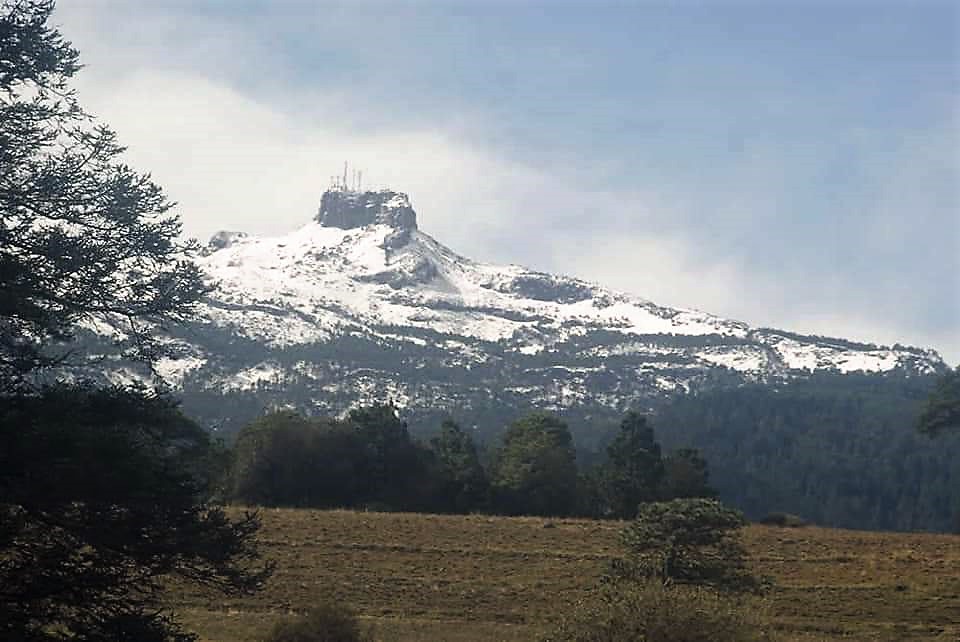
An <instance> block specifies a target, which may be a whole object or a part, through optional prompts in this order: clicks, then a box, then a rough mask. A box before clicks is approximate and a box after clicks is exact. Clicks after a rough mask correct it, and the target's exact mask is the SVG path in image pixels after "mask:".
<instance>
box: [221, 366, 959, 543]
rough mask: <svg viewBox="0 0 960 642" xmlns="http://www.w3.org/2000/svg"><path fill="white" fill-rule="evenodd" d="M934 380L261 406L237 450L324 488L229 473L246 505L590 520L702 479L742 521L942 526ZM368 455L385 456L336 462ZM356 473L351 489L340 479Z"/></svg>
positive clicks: (700, 488) (686, 490)
mask: <svg viewBox="0 0 960 642" xmlns="http://www.w3.org/2000/svg"><path fill="white" fill-rule="evenodd" d="M936 380H937V379H936V378H935V377H916V376H915V377H906V376H897V375H885V376H878V375H861V374H847V375H840V374H818V375H811V376H809V377H807V378H805V379H798V380H793V381H791V382H789V383H786V382H784V383H780V384H765V385H760V384H755V385H747V386H738V387H729V388H714V389H710V390H701V391H698V392H695V393H691V394H687V395H682V396H677V397H675V398H673V399H671V400H669V401H666V402H664V403H662V404H660V405H659V406H657V407H655V408H651V409H645V411H644V412H642V413H641V412H631V413H628V414H627V416H626V417H621V418H618V417H614V416H611V415H610V414H607V415H596V414H594V415H588V414H587V413H583V412H577V410H576V409H574V410H573V411H571V412H563V413H560V414H559V415H556V414H551V413H544V412H539V411H531V410H529V409H524V410H513V412H512V413H511V410H510V409H509V408H488V409H484V412H481V413H467V412H465V413H463V415H462V416H460V417H457V418H456V419H457V420H456V421H454V419H453V418H451V417H447V418H446V419H442V417H443V413H429V412H422V411H420V412H418V411H416V410H413V409H411V410H409V411H408V410H402V411H399V415H400V416H402V417H403V420H401V419H400V417H398V416H397V415H395V414H394V409H392V408H390V407H387V406H375V407H373V408H366V409H361V410H358V411H354V412H353V413H351V414H350V416H349V417H347V418H345V419H342V420H336V419H332V418H310V419H308V418H306V417H301V416H299V415H296V414H295V413H289V412H288V413H279V414H270V415H267V416H265V417H263V418H261V419H259V420H257V421H255V422H253V423H252V424H250V425H249V426H247V427H246V428H244V429H243V430H242V431H241V433H240V435H239V437H238V438H237V439H236V453H237V457H239V458H240V459H238V461H241V460H242V457H243V456H244V455H243V453H247V455H246V456H249V453H250V452H252V446H251V443H252V442H251V440H254V439H259V440H260V441H259V442H257V443H259V444H260V446H258V448H260V450H258V451H257V452H259V453H260V454H261V455H262V454H263V453H264V452H266V451H265V450H264V448H266V446H265V445H264V444H268V445H269V447H270V448H272V449H274V450H272V451H270V452H272V453H273V454H271V455H270V461H273V462H274V465H275V466H277V469H278V472H277V473H276V474H277V475H280V476H287V478H288V479H289V478H290V476H296V475H297V474H298V473H296V472H295V471H298V470H299V471H302V472H301V473H299V474H302V475H303V476H304V477H303V478H304V479H309V480H310V481H309V484H316V485H317V487H321V486H324V485H325V486H326V487H328V488H331V489H335V491H336V492H334V493H333V494H330V493H326V491H310V492H309V493H308V494H306V495H303V496H297V495H296V493H293V494H290V493H287V494H272V495H271V494H270V493H267V492H266V490H265V489H266V484H267V482H266V481H264V480H265V479H268V478H269V476H261V477H258V478H257V479H259V481H256V483H254V482H253V481H251V478H250V477H249V476H248V477H247V478H244V479H241V480H238V479H234V480H233V482H232V483H233V484H234V492H239V494H238V495H236V497H237V498H239V499H243V500H245V501H249V502H250V503H266V504H278V505H313V506H373V507H379V508H385V509H397V510H431V511H440V512H451V511H453V512H470V511H489V512H498V513H504V514H549V515H583V516H592V517H618V516H624V515H629V514H630V511H631V509H632V508H635V507H636V505H637V504H638V503H639V502H644V501H655V500H663V499H671V498H674V497H687V496H705V495H710V494H711V492H714V491H715V492H716V493H717V494H718V495H719V497H720V498H721V499H722V500H723V501H725V502H727V503H729V504H731V505H733V506H736V507H737V508H739V509H741V510H743V511H744V512H745V513H746V515H747V516H748V517H750V518H752V519H760V518H762V517H764V516H765V515H768V514H770V513H776V512H785V513H790V514H795V515H799V516H801V517H802V518H803V519H805V520H806V521H808V522H812V523H816V524H820V525H825V526H837V527H844V528H856V529H876V530H907V531H909V530H931V531H953V530H956V528H957V526H958V523H957V519H958V515H960V483H958V481H960V463H958V462H957V460H956V457H955V456H954V454H955V453H956V452H957V447H958V445H960V435H957V434H952V433H948V434H944V435H940V436H938V437H937V438H935V439H934V438H931V437H929V436H927V435H925V434H922V433H921V432H919V431H918V430H917V418H918V416H919V415H920V414H921V411H922V409H923V407H924V404H925V403H926V401H927V399H928V397H929V396H930V393H931V390H932V389H933V386H934V382H935V381H936ZM248 403H250V404H251V405H255V402H254V400H253V399H250V400H249V402H248ZM231 406H232V407H234V408H235V407H237V406H236V405H235V404H233V403H231ZM377 413H379V414H377ZM358 421H359V422H360V423H361V424H363V425H366V426H367V427H366V428H365V429H362V430H361V429H359V428H357V427H356V426H355V424H357V422H358ZM374 423H378V424H379V425H380V428H379V429H376V430H375V429H372V428H371V426H372V425H373V424H374ZM634 424H636V426H634V427H631V426H633V425H634ZM293 425H296V426H298V428H297V429H296V430H294V429H293V428H292V426H293ZM281 428H283V429H282V430H281ZM631 431H632V432H631ZM267 435H272V436H271V437H269V439H268V437H267ZM284 440H287V441H286V442H285V443H284ZM384 440H386V441H384ZM386 442H390V443H391V444H392V445H388V444H387V443H386ZM307 444H313V445H312V446H308V445H307ZM311 448H313V449H314V451H311ZM371 451H372V452H377V453H393V454H394V455H395V456H396V460H395V461H391V462H390V463H389V464H387V463H380V464H376V465H373V464H369V463H368V464H363V465H357V466H350V465H348V463H347V462H350V461H353V460H354V459H356V457H357V456H358V455H357V454H356V453H360V454H361V455H360V456H362V454H363V453H365V452H367V453H368V452H371ZM310 452H314V454H312V455H310V454H308V453H310ZM284 453H287V454H284ZM286 457H296V458H298V459H297V460H296V463H294V462H293V461H286V459H285V458H286ZM538 457H539V458H538ZM304 458H306V459H304ZM311 458H312V459H311ZM251 461H252V460H251ZM244 465H246V466H253V465H256V466H261V467H262V466H264V465H266V464H265V463H264V461H261V460H258V461H256V462H254V463H253V464H251V463H249V462H248V463H247V464H244ZM364 466H366V467H367V468H364ZM370 466H373V467H372V468H370ZM345 467H346V468H345ZM368 469H369V470H368ZM628 469H629V470H628ZM248 470H250V469H249V468H248ZM280 470H282V471H283V472H282V474H281V473H280V472H279V471H280ZM336 471H340V472H336ZM389 471H393V472H392V473H390V472H389ZM261 472H262V471H261ZM371 474H380V475H384V476H386V477H385V479H386V478H387V477H389V476H390V475H393V477H391V479H393V481H392V482H384V483H383V488H384V489H389V491H390V493H392V494H389V493H388V494H378V492H377V491H375V490H373V486H371V484H373V485H374V486H375V482H374V481H373V480H372V479H370V478H369V476H370V475H371ZM618 475H620V477H621V479H620V480H619V481H618V479H617V476H618ZM623 478H626V481H625V480H624V479H623ZM358 479H360V480H363V482H362V483H364V484H367V486H366V487H365V488H364V489H362V490H359V489H357V490H350V489H352V488H354V484H355V483H356V482H355V480H358ZM244 483H246V484H248V486H249V488H247V489H246V490H244V487H243V484H244ZM290 483H293V482H290ZM296 483H301V482H296ZM237 484H240V485H239V486H237ZM630 484H633V487H632V490H629V492H628V491H626V490H624V488H626V487H629V486H630ZM405 488H406V490H404V489H405ZM711 489H713V490H711ZM618 492H619V493H620V494H619V495H618ZM310 493H313V494H310ZM325 493H326V494H325ZM338 493H339V494H338ZM343 493H346V494H343ZM624 493H626V495H624ZM308 495H309V497H308Z"/></svg>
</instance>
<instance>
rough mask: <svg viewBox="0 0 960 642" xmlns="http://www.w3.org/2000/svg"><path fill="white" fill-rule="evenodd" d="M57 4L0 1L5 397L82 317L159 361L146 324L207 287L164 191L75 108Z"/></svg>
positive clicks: (49, 359)
mask: <svg viewBox="0 0 960 642" xmlns="http://www.w3.org/2000/svg"><path fill="white" fill-rule="evenodd" d="M52 10H53V2H52V0H5V1H4V2H3V3H2V5H0V392H4V391H7V392H9V391H12V390H16V389H19V388H21V387H23V386H24V385H29V384H30V382H31V378H32V376H34V375H36V373H37V371H38V370H39V369H41V368H43V367H44V366H48V365H51V364H54V363H58V362H61V361H63V360H64V359H66V358H67V357H68V356H69V350H67V349H66V348H63V347H60V348H59V349H57V348H55V346H54V344H53V342H54V341H64V340H67V339H69V338H70V337H71V336H72V335H73V334H74V331H75V328H76V324H77V323H78V322H79V321H84V320H86V321H93V320H94V318H95V317H94V315H96V320H97V321H98V322H101V323H102V322H108V323H111V324H112V325H113V326H114V327H116V328H117V329H118V331H121V332H122V333H123V334H124V335H125V336H126V337H127V341H126V347H127V349H128V351H127V354H128V355H129V356H138V357H147V358H149V357H151V356H156V350H157V346H156V345H155V344H153V342H151V341H150V338H149V332H148V329H149V327H150V324H151V323H155V322H159V321H161V320H163V319H166V320H170V319H174V318H180V317H181V316H182V315H183V314H184V313H186V312H188V310H189V307H190V305H191V304H192V303H193V302H195V301H196V300H197V299H198V298H199V297H200V296H201V295H203V294H204V293H205V292H206V291H207V290H206V288H205V286H204V285H203V283H202V280H201V277H200V274H199V271H198V269H197V267H196V266H195V265H194V264H193V263H192V262H190V261H189V260H188V258H187V257H186V255H185V252H187V251H188V250H190V249H191V247H192V246H191V245H189V244H184V243H181V242H180V241H179V240H178V238H177V237H178V235H179V233H180V221H179V219H178V218H177V217H176V216H175V215H173V214H172V213H171V208H172V207H173V203H171V202H170V201H169V200H168V199H167V198H166V196H165V195H164V194H163V191H162V190H161V188H160V187H159V186H157V185H156V184H155V183H153V182H152V181H151V180H150V177H149V175H147V174H142V173H139V172H137V171H136V170H134V169H132V168H130V167H129V166H127V165H125V164H124V163H123V162H122V160H121V159H120V156H121V154H122V153H123V147H121V146H120V144H119V143H118V141H117V137H116V134H115V133H114V132H113V131H111V130H110V129H109V128H108V127H106V126H105V125H103V124H100V123H97V122H96V121H95V120H94V119H93V117H91V116H90V115H88V114H87V113H86V112H84V111H83V109H82V108H81V107H80V105H79V103H78V102H77V100H76V96H75V94H74V91H73V89H72V88H71V87H70V84H69V83H70V79H71V77H72V76H73V75H74V74H75V73H76V72H77V71H78V70H79V69H80V63H79V54H78V52H77V51H76V49H74V48H73V47H72V46H71V44H70V43H69V42H67V41H66V40H65V39H64V38H63V36H62V35H61V34H60V33H59V32H58V31H57V30H56V29H55V28H53V27H51V26H50V25H49V24H48V22H49V18H50V13H51V12H52Z"/></svg>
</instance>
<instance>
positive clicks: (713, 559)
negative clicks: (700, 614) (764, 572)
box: [610, 499, 760, 592]
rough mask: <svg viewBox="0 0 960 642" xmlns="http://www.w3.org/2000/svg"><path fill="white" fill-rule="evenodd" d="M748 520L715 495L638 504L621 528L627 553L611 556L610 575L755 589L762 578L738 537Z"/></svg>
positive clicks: (725, 588)
mask: <svg viewBox="0 0 960 642" xmlns="http://www.w3.org/2000/svg"><path fill="white" fill-rule="evenodd" d="M746 524H747V521H746V519H744V517H743V515H742V514H741V513H740V512H739V511H736V510H734V509H732V508H727V507H726V506H724V505H723V504H721V503H720V502H718V501H716V500H714V499H675V500H673V501H669V502H657V503H650V504H642V505H641V506H640V508H639V511H638V512H637V518H636V519H635V520H634V521H633V522H632V523H631V524H630V525H629V526H627V527H626V528H625V529H624V531H623V534H622V540H623V544H624V547H625V548H626V556H625V557H624V558H623V559H620V560H616V561H614V563H613V564H612V567H611V574H610V575H611V578H612V579H614V580H635V581H640V582H644V581H648V580H650V581H657V582H660V583H662V584H665V585H668V584H687V585H694V586H700V587H708V588H713V589H715V590H719V591H725V592H752V591H756V590H757V589H759V587H760V581H759V580H758V579H757V578H756V577H754V576H753V575H752V574H751V573H750V571H749V569H748V567H747V552H746V549H745V548H744V546H743V543H742V542H741V541H740V537H739V531H740V529H741V528H742V527H743V526H746Z"/></svg>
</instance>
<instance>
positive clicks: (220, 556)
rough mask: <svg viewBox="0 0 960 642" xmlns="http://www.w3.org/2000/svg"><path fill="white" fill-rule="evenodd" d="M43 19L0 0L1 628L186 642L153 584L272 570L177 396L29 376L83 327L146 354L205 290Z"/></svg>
mask: <svg viewBox="0 0 960 642" xmlns="http://www.w3.org/2000/svg"><path fill="white" fill-rule="evenodd" d="M52 11H53V2H52V1H51V0H5V1H4V2H3V3H2V4H0V639H3V640H17V641H18V642H39V641H46V640H51V641H52V640H64V639H70V640H77V641H85V642H95V641H96V642H108V641H116V640H137V641H138V642H161V641H178V642H179V641H185V640H192V639H195V636H192V635H190V634H189V633H185V632H183V631H182V630H180V628H179V627H178V626H177V625H176V623H175V622H174V621H173V620H172V618H171V617H170V615H169V614H167V613H165V612H164V610H163V609H162V606H161V604H160V591H161V587H162V579H163V578H165V577H167V576H179V577H181V578H182V579H184V580H186V581H188V582H192V583H198V584H202V585H207V586H211V587H214V588H217V589H219V590H221V591H224V592H227V593H233V592H240V593H243V592H249V591H253V590H255V589H257V588H258V587H259V586H260V584H261V583H262V582H263V580H264V579H265V578H266V576H267V575H268V574H269V572H270V567H269V566H267V565H261V564H259V563H258V562H257V547H256V540H255V535H256V533H257V530H258V528H259V520H258V518H257V516H256V515H255V514H249V515H246V516H245V517H243V518H241V519H239V520H237V521H231V520H230V519H228V517H227V515H226V514H225V513H224V512H223V510H222V509H221V508H219V507H218V506H216V505H215V504H214V503H213V501H212V498H213V496H214V494H215V492H216V486H217V483H216V480H214V479H213V478H212V471H215V470H217V469H218V468H219V464H218V463H216V462H214V461H213V460H214V459H215V458H216V457H217V456H218V451H217V449H216V448H214V447H213V446H212V444H211V443H210V440H209V438H208V436H207V434H206V433H205V432H204V431H203V430H202V429H200V428H199V427H198V426H197V425H196V424H194V423H193V422H191V421H189V420H188V419H186V418H185V417H184V416H183V415H182V414H181V413H180V412H179V410H178V408H177V405H176V403H175V402H174V401H172V400H171V399H169V398H168V397H166V396H163V395H158V394H155V393H152V392H149V391H147V390H145V389H141V388H108V389H102V390H101V389H96V388H93V387H90V386H89V385H82V384H80V385H74V386H68V385H65V384H62V383H58V382H54V384H53V385H50V386H44V385H42V384H43V377H42V375H43V374H44V371H45V370H46V369H48V368H49V367H50V366H53V365H57V364H60V363H63V361H65V360H66V359H67V358H68V357H69V356H70V354H71V351H75V350H78V348H77V346H75V345H70V344H69V343H67V342H68V341H69V340H70V338H71V337H72V336H73V335H74V334H75V331H76V330H77V328H78V324H79V323H81V322H84V321H87V322H91V323H98V324H109V325H113V326H114V327H115V328H116V329H117V330H120V331H122V332H123V333H124V335H125V336H126V337H127V339H128V340H127V342H126V346H127V348H128V352H127V354H129V355H130V356H136V357H139V358H142V359H144V360H146V361H147V362H148V363H149V362H150V361H151V360H152V359H154V358H156V356H157V352H156V345H155V344H154V342H152V341H151V329H152V328H154V327H155V326H156V324H157V323H160V322H166V321H170V320H176V319H178V318H182V317H183V316H184V315H188V314H189V312H190V308H191V305H192V304H193V303H194V302H196V301H197V300H198V299H199V298H200V297H201V296H202V295H203V293H204V292H205V291H206V288H205V286H204V284H203V282H202V279H201V275H200V273H199V271H198V269H197V267H196V266H195V264H193V263H192V262H191V261H190V260H189V257H188V251H189V249H190V246H189V244H184V243H181V242H180V241H179V240H178V235H179V232H180V221H179V219H178V218H177V217H176V216H175V215H174V214H172V213H171V208H172V206H173V204H172V203H171V202H170V201H168V200H167V199H166V197H165V196H164V194H163V192H162V190H161V189H160V187H158V186H157V185H156V184H154V183H153V182H152V181H151V180H150V177H149V175H146V174H142V173H138V172H136V171H135V170H133V169H131V168H130V167H128V166H127V165H125V164H124V163H123V162H122V161H121V159H120V156H121V154H122V152H123V148H122V147H121V146H120V145H119V144H118V142H117V139H116V136H115V134H114V133H113V132H112V131H111V130H110V129H109V128H107V127H106V126H104V125H100V124H97V123H96V122H95V121H94V120H93V118H92V117H91V116H89V115H88V114H86V113H85V112H84V111H83V109H82V108H81V107H80V105H79V103H78V102H77V99H76V96H75V94H74V92H73V90H72V89H71V87H70V84H69V81H70V79H71V78H72V76H73V75H74V74H75V73H76V72H77V71H78V70H79V68H80V64H79V54H78V53H77V51H76V50H75V49H74V48H73V47H72V46H71V45H70V43H69V42H67V41H66V40H64V38H63V36H62V35H61V34H60V33H59V32H58V31H57V30H56V29H55V28H52V27H50V26H49V24H48V23H49V19H50V14H51V12H52ZM48 383H49V382H48Z"/></svg>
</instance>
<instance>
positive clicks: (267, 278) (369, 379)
mask: <svg viewBox="0 0 960 642" xmlns="http://www.w3.org/2000/svg"><path fill="white" fill-rule="evenodd" d="M198 263H199V264H200V267H201V268H202V269H203V270H204V271H205V272H206V273H207V274H208V275H209V277H210V279H211V280H212V281H213V282H215V283H216V284H217V288H216V289H215V290H214V291H213V292H212V293H211V294H210V296H209V297H208V298H207V299H206V300H204V301H203V302H202V303H201V304H200V305H199V307H198V309H197V315H196V319H195V320H194V321H193V322H192V323H190V324H188V325H187V326H185V327H179V328H171V329H169V331H168V332H169V333H168V335H167V336H166V338H165V341H166V343H167V345H168V347H170V348H172V352H173V353H174V355H173V356H171V357H168V358H165V359H162V360H161V361H160V362H159V363H158V364H157V371H158V372H159V373H160V374H161V375H162V376H163V377H164V379H166V381H167V382H168V383H169V384H170V385H172V386H173V387H174V388H179V389H181V390H183V391H184V392H190V391H207V392H210V391H216V390H225V391H229V390H248V391H249V390H258V391H261V392H264V393H269V394H266V396H267V397H269V398H270V399H271V400H272V403H277V402H281V403H287V404H289V405H292V406H296V407H306V408H307V409H308V410H312V411H335V412H342V411H344V410H345V409H348V408H349V407H352V406H355V405H358V404H361V403H369V402H371V401H392V402H394V403H396V404H397V405H399V406H420V405H424V404H432V405H433V407H440V408H449V409H451V410H452V409H461V408H464V407H466V408H469V407H471V406H472V405H475V404H477V403H481V402H482V403H487V402H489V401H490V400H491V399H496V402H497V403H505V404H510V403H524V404H529V405H536V406H542V407H548V408H555V409H563V408H569V407H573V406H597V407H602V408H606V409H609V410H612V411H613V410H616V411H619V410H622V409H624V408H626V407H630V406H635V405H638V404H645V403H647V402H648V401H649V400H650V399H651V398H655V397H662V396H664V395H669V394H675V393H677V392H685V391H689V390H693V389H697V388H699V387H702V386H709V385H712V384H715V383H717V382H718V381H726V382H730V383H736V382H738V381H739V382H752V381H765V380H769V379H789V378H790V377H794V376H801V375H802V374H803V373H809V372H815V371H821V370H827V371H836V372H858V371H863V372H874V373H887V372H902V373H906V374H914V373H915V374H926V373H933V372H939V371H942V370H943V368H945V364H944V362H943V360H942V359H941V358H940V357H939V355H937V353H936V352H935V351H933V350H924V349H919V348H905V347H902V346H896V347H893V348H889V347H883V346H875V345H873V344H865V343H859V342H852V341H847V340H844V339H839V338H837V339H834V338H826V337H815V336H808V335H801V334H796V333H792V332H788V331H781V330H774V329H769V328H757V327H752V326H750V325H749V324H747V323H745V322H742V321H734V320H729V319H724V318H721V317H719V316H716V315H712V314H709V313H706V312H700V311H698V310H694V309H685V308H671V307H666V306H661V305H658V304H656V303H654V302H652V301H649V300H647V299H644V298H641V297H636V296H631V295H628V294H625V293H622V292H617V291H615V290H611V289H608V288H605V287H603V286H602V285H599V284H596V283H590V282H588V281H584V280H581V279H577V278H573V277H568V276H561V275H554V274H548V273H544V272H538V271H536V270H530V269H527V268H524V267H522V266H519V265H515V264H510V265H494V264H490V263H483V262H478V261H474V260H471V259H469V258H467V257H464V256H462V255H460V254H458V253H457V252H455V251H453V250H451V249H450V248H448V247H446V246H444V245H443V244H442V243H440V242H439V241H437V240H436V239H434V238H433V237H431V236H430V235H428V234H426V233H425V232H423V231H421V230H420V229H419V228H418V226H417V220H416V212H415V211H414V209H413V207H412V205H411V204H410V201H409V198H408V197H407V195H406V194H403V193H400V192H395V191H392V190H378V191H366V192H356V191H351V190H347V189H343V188H340V189H331V190H329V191H327V192H326V193H325V194H324V195H323V197H322V199H321V203H320V207H319V209H318V211H317V214H316V216H315V218H314V220H313V221H311V222H308V223H307V224H305V225H304V226H302V227H301V228H299V229H297V230H295V231H293V232H291V233H289V234H286V235H282V236H274V237H255V236H249V235H246V234H243V233H238V232H220V233H217V234H216V235H214V237H213V238H212V239H211V242H210V244H209V245H208V247H207V249H206V250H205V252H204V253H203V255H202V256H201V257H199V259H198ZM124 377H127V378H130V377H135V374H134V371H133V370H131V369H126V370H124V371H123V372H120V373H119V374H118V373H114V375H113V378H114V379H116V380H122V379H123V378H124ZM287 397H289V400H288V401H284V400H285V399H286V398H287Z"/></svg>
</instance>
